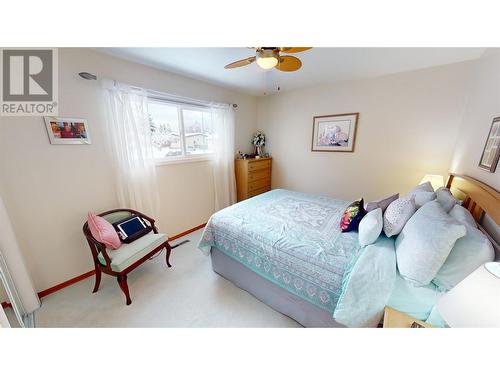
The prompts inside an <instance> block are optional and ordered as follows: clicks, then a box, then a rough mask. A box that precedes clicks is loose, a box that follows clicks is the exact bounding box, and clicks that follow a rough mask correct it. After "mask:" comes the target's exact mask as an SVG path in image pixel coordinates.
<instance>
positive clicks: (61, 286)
mask: <svg viewBox="0 0 500 375" xmlns="http://www.w3.org/2000/svg"><path fill="white" fill-rule="evenodd" d="M205 225H207V224H206V223H205V224H201V225H198V226H197V227H194V228H191V229H189V230H187V231H185V232H182V233H179V234H176V235H174V236H172V237H169V238H168V240H169V241H173V240H176V239H177V238H180V237H183V236H185V235H187V234H189V233H193V232H195V231H197V230H198V229H201V228H203V227H204V226H205ZM93 275H95V270H92V271H88V272H85V273H84V274H81V275H79V276H76V277H73V278H72V279H69V280H67V281H64V282H62V283H60V284H57V285H54V286H53V287H50V288H48V289H45V290H42V291H41V292H38V297H39V298H43V297H45V296H48V295H49V294H52V293H55V292H57V291H59V290H61V289H64V288H66V287H68V286H70V285H73V284H76V283H77V282H79V281H82V280H85V279H86V278H88V277H90V276H93ZM2 307H3V308H4V309H7V308H9V307H12V305H11V304H10V303H9V302H2Z"/></svg>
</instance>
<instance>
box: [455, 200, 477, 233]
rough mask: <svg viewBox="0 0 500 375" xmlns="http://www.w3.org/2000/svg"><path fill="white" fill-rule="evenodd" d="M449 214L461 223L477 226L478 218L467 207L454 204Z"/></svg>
mask: <svg viewBox="0 0 500 375" xmlns="http://www.w3.org/2000/svg"><path fill="white" fill-rule="evenodd" d="M449 215H450V216H451V217H452V218H454V219H455V220H456V221H458V222H459V223H461V224H465V225H469V226H471V227H473V228H477V224H476V220H474V216H472V214H471V213H470V212H469V210H467V209H466V208H465V207H462V206H460V205H459V204H456V205H454V206H453V208H452V209H451V211H450V212H449Z"/></svg>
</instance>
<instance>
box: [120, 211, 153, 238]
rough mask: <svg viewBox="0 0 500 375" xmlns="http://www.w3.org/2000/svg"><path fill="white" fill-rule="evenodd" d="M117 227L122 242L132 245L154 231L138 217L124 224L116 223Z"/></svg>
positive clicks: (125, 221) (123, 222)
mask: <svg viewBox="0 0 500 375" xmlns="http://www.w3.org/2000/svg"><path fill="white" fill-rule="evenodd" d="M115 227H116V230H117V232H118V234H119V235H120V237H121V239H122V241H123V242H125V243H130V242H132V241H134V240H136V239H138V238H140V237H142V236H144V235H145V234H147V233H149V232H150V231H151V230H152V228H151V227H149V226H147V225H146V224H145V223H144V221H143V220H142V219H141V218H140V217H138V216H133V217H131V218H129V219H126V220H124V221H122V222H119V223H116V224H115Z"/></svg>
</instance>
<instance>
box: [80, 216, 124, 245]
mask: <svg viewBox="0 0 500 375" xmlns="http://www.w3.org/2000/svg"><path fill="white" fill-rule="evenodd" d="M88 224H89V229H90V233H92V236H94V238H95V239H96V240H97V241H99V242H102V243H103V244H104V245H106V247H107V248H108V249H113V250H116V249H118V248H119V247H120V246H121V245H122V243H121V241H120V238H119V237H118V233H116V231H115V228H113V226H112V225H111V223H109V222H108V221H106V220H105V219H103V218H102V217H100V216H97V215H95V214H93V213H92V212H89V214H88Z"/></svg>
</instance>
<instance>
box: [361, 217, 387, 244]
mask: <svg viewBox="0 0 500 375" xmlns="http://www.w3.org/2000/svg"><path fill="white" fill-rule="evenodd" d="M383 225H384V220H383V219H382V209H381V208H376V209H374V210H372V211H370V212H368V213H367V214H366V215H365V216H364V217H363V219H361V222H360V223H359V227H358V234H359V244H360V245H361V246H367V245H371V244H372V243H374V242H375V241H376V240H377V238H378V236H380V233H381V232H382V227H383Z"/></svg>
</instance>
